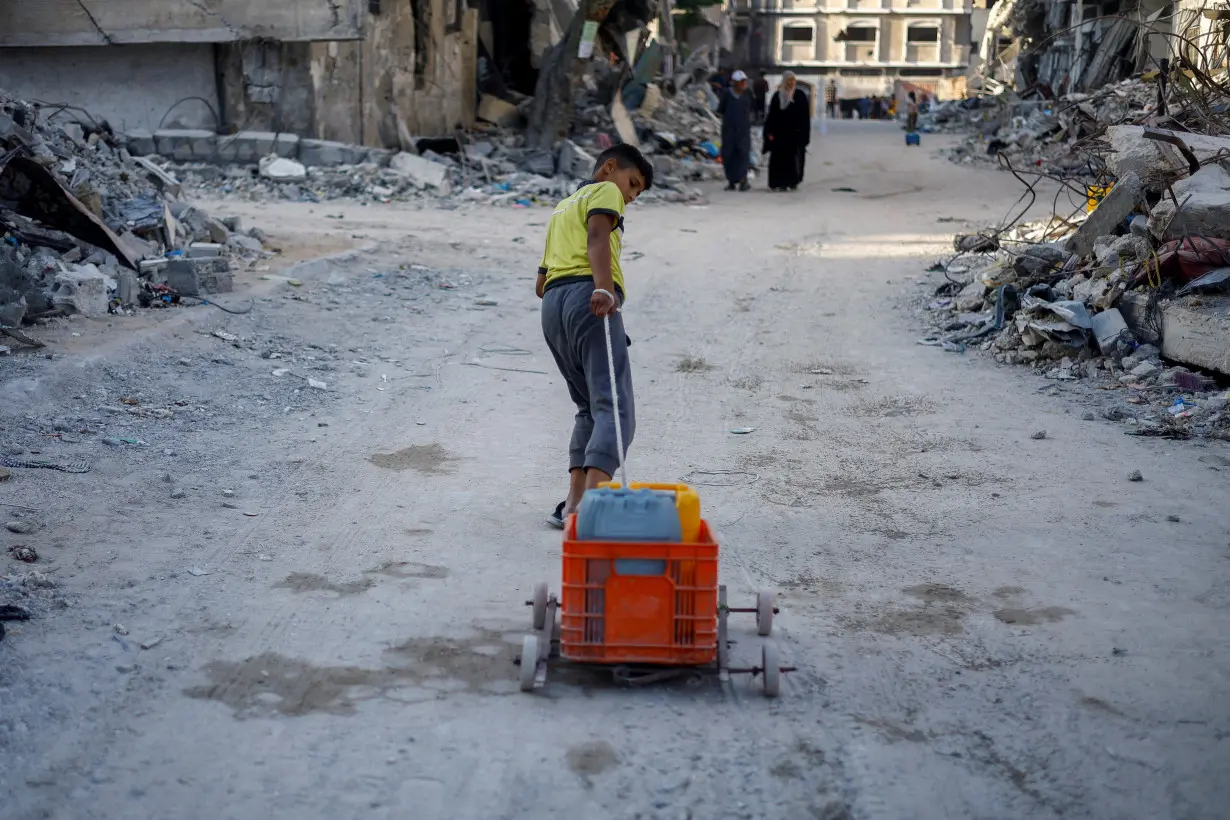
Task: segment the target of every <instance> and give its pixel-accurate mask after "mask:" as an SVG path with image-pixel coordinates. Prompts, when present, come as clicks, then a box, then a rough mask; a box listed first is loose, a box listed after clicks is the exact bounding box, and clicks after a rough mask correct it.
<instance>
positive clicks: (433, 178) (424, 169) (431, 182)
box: [389, 151, 448, 188]
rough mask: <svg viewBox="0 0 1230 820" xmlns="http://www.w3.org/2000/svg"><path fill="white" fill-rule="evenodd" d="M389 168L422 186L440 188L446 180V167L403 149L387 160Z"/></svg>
mask: <svg viewBox="0 0 1230 820" xmlns="http://www.w3.org/2000/svg"><path fill="white" fill-rule="evenodd" d="M389 170H390V171H393V172H395V173H397V174H398V175H400V176H403V177H406V178H408V179H410V180H411V181H412V182H414V184H416V185H419V186H422V187H428V188H441V187H444V186H445V185H446V184H447V182H448V168H447V167H445V166H443V165H441V164H439V163H438V162H432V161H431V160H429V159H424V158H423V157H420V156H417V155H415V154H408V153H406V152H404V151H403V152H401V153H400V154H394V155H393V158H392V159H390V160H389Z"/></svg>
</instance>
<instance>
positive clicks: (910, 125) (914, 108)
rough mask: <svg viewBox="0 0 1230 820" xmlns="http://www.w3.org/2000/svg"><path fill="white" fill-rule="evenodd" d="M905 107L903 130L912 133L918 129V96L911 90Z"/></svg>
mask: <svg viewBox="0 0 1230 820" xmlns="http://www.w3.org/2000/svg"><path fill="white" fill-rule="evenodd" d="M909 97H910V99H909V102H908V103H906V108H905V130H906V131H908V132H910V133H911V134H913V133H914V132H915V131H917V130H918V97H916V96H915V95H914V92H913V91H911V92H910V95H909Z"/></svg>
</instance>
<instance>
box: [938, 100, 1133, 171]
mask: <svg viewBox="0 0 1230 820" xmlns="http://www.w3.org/2000/svg"><path fill="white" fill-rule="evenodd" d="M1156 109H1157V90H1156V87H1155V86H1154V85H1153V84H1151V83H1145V82H1142V81H1141V80H1138V79H1130V80H1123V81H1122V82H1117V83H1113V84H1111V85H1108V86H1106V87H1105V88H1103V89H1100V90H1099V91H1097V92H1094V93H1086V92H1074V93H1071V94H1066V95H1064V96H1063V97H1060V98H1058V99H1047V98H1045V97H1043V96H1042V95H1041V93H1037V92H1036V93H1034V94H1032V95H1029V96H1028V98H1022V97H1021V96H1019V95H1016V94H1015V93H1011V92H1005V93H1002V94H998V95H996V96H993V97H990V96H989V97H973V98H970V99H967V100H950V101H947V102H943V103H939V104H938V105H936V106H933V107H932V108H931V110H930V111H928V112H926V113H925V114H923V115H922V116H921V117H920V118H919V130H922V131H929V132H937V131H943V132H960V133H965V134H966V135H967V136H966V138H965V139H964V140H963V141H962V142H961V143H960V144H959V145H957V146H955V147H954V148H951V149H949V150H948V156H949V158H950V159H952V160H953V161H954V162H960V163H963V164H967V165H968V164H973V163H985V164H1007V165H1010V166H1011V167H1014V168H1024V167H1029V168H1031V169H1041V170H1042V171H1044V172H1048V173H1053V174H1057V175H1060V176H1079V175H1082V174H1090V175H1091V174H1093V173H1094V172H1095V171H1096V170H1097V169H1096V168H1091V167H1090V164H1089V156H1088V149H1089V147H1090V143H1091V141H1093V140H1096V139H1098V138H1099V137H1101V136H1102V135H1103V134H1104V133H1105V131H1106V129H1107V128H1108V127H1110V126H1112V125H1123V124H1137V123H1141V122H1144V121H1145V120H1146V119H1147V118H1149V117H1150V116H1152V115H1154V114H1155V112H1156ZM1000 157H1002V158H1003V159H1002V160H1001V159H1000Z"/></svg>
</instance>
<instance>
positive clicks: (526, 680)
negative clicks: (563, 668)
mask: <svg viewBox="0 0 1230 820" xmlns="http://www.w3.org/2000/svg"><path fill="white" fill-rule="evenodd" d="M537 672H538V636H537V635H526V636H525V638H524V639H522V641H521V691H522V692H533V691H534V676H535V675H536V674H537Z"/></svg>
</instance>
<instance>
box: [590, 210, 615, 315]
mask: <svg viewBox="0 0 1230 820" xmlns="http://www.w3.org/2000/svg"><path fill="white" fill-rule="evenodd" d="M614 229H615V217H614V216H612V215H611V214H609V213H592V214H590V216H589V241H588V247H587V251H588V253H589V269H590V271H591V272H592V273H593V274H594V293H593V295H592V296H591V297H590V298H589V309H590V311H591V312H592V313H593V314H594V315H595V316H607V315H609V314H611V313H614V312H615V311H616V310H617V309H618V308H619V304H618V302H617V301H616V299H615V278H614V276H613V275H612V274H611V231H612V230H614ZM600 290H605V291H606V292H607V293H609V294H611V298H610V299H608V298H607V297H606V296H604V295H603V294H601V293H599V292H598V291H600Z"/></svg>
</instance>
